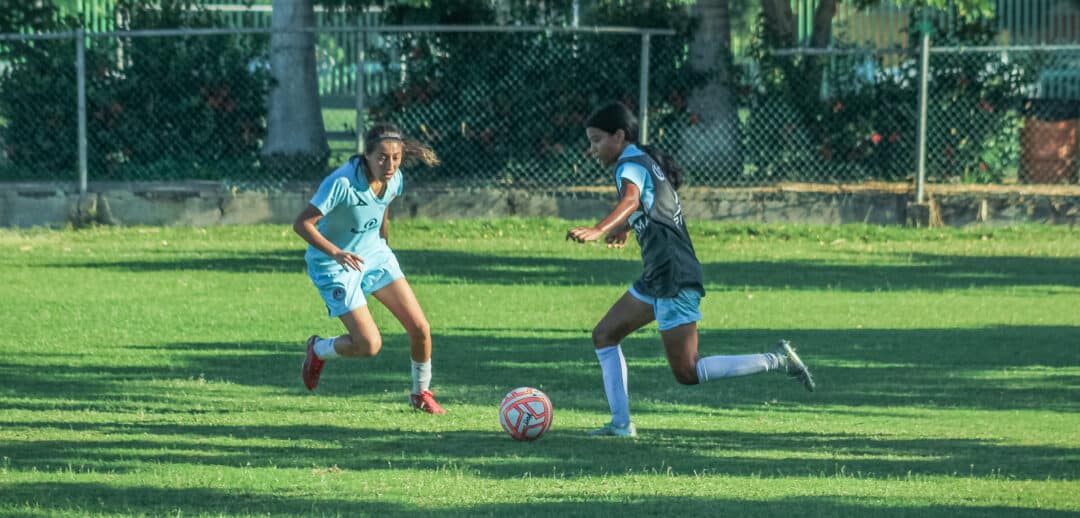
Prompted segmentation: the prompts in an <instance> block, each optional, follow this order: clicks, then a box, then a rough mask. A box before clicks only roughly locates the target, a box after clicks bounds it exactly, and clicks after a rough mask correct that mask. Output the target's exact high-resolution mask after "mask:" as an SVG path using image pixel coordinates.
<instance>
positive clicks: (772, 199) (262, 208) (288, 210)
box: [0, 182, 1080, 227]
mask: <svg viewBox="0 0 1080 518" xmlns="http://www.w3.org/2000/svg"><path fill="white" fill-rule="evenodd" d="M314 187H315V186H314V185H311V186H304V187H297V188H291V189H290V188H287V189H284V190H280V191H273V192H260V191H236V190H230V189H227V188H225V187H223V186H222V185H221V184H220V183H216V182H185V183H100V184H92V185H91V186H90V188H89V192H88V193H87V195H86V196H84V197H80V196H79V194H78V191H77V189H76V188H75V186H74V185H72V184H56V183H9V184H0V226H5V227H12V226H14V227H31V226H65V225H69V224H72V225H81V224H89V223H98V224H111V225H190V226H209V225H232V224H254V223H270V224H289V223H291V222H292V221H293V218H295V217H296V215H297V214H298V213H299V212H300V210H301V209H303V208H304V206H305V205H306V204H307V202H308V200H309V199H310V198H311V196H312V194H313V189H314ZM927 194H928V198H929V203H927V204H925V205H924V206H923V207H919V206H917V205H916V204H913V203H912V202H913V201H914V198H915V194H914V190H913V188H912V187H911V186H910V185H907V184H859V185H816V184H785V185H780V186H776V187H767V188H766V187H756V188H742V189H735V188H732V189H704V188H700V189H695V188H686V189H683V190H682V191H680V196H681V198H682V200H683V207H684V210H685V211H686V216H687V218H688V219H690V220H691V221H693V220H724V221H741V222H758V223H814V224H829V225H835V224H844V223H869V224H877V225H903V224H932V223H934V222H940V223H942V224H945V225H950V226H963V225H969V224H988V225H1012V224H1018V223H1034V222H1038V223H1052V224H1069V225H1073V224H1076V223H1077V221H1078V220H1080V186H1037V185H1032V186H1020V185H1016V186H963V185H948V186H928V187H927ZM614 201H615V199H614V192H613V191H612V190H611V189H605V188H576V189H568V190H566V191H560V192H550V191H544V192H539V191H527V190H505V189H453V190H447V189H414V190H411V191H407V192H406V193H405V195H404V196H402V197H401V198H400V199H399V200H398V201H396V202H395V203H394V204H393V205H392V206H391V213H390V214H391V218H392V219H407V218H418V217H421V218H430V219H466V218H497V217H506V216H522V217H527V216H551V217H560V218H566V219H594V218H600V217H602V216H604V215H605V214H606V213H607V211H608V210H609V209H610V208H611V207H612V206H613V204H614Z"/></svg>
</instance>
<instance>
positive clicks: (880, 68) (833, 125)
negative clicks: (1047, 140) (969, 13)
mask: <svg viewBox="0 0 1080 518" xmlns="http://www.w3.org/2000/svg"><path fill="white" fill-rule="evenodd" d="M954 14H956V15H957V17H956V19H958V20H961V23H959V24H958V26H956V27H951V28H950V29H951V30H945V29H946V28H945V27H943V26H941V27H935V28H934V34H935V35H938V36H937V37H935V40H934V44H935V45H944V46H949V45H990V44H992V42H993V37H994V34H995V31H994V28H993V27H992V26H991V25H990V22H987V21H986V20H984V19H981V18H963V17H962V16H960V15H961V13H960V12H959V11H958V12H955V13H954ZM911 18H912V20H911V22H910V24H909V25H910V26H912V27H914V26H915V25H916V23H917V21H918V20H919V19H921V13H920V11H919V10H913V11H912V12H911ZM941 19H942V18H941V17H935V20H941ZM939 23H944V22H939ZM919 36H920V35H919V34H918V33H912V34H911V35H910V37H911V42H910V44H909V48H910V49H918V48H919V43H918V38H919ZM761 40H762V39H759V43H760V41H761ZM756 56H757V57H758V59H759V63H760V74H759V75H758V76H757V77H754V78H752V83H753V84H754V86H755V88H754V89H753V90H752V91H749V92H746V93H747V95H745V96H744V98H743V100H744V102H745V103H746V105H747V106H748V107H749V108H750V110H751V113H750V116H749V120H748V128H747V131H746V138H747V142H748V143H755V144H756V145H755V146H748V147H749V148H750V149H751V150H752V152H751V153H750V155H749V160H750V161H751V163H752V164H753V166H752V170H753V171H754V174H756V175H758V177H760V178H761V179H762V180H766V181H767V180H775V179H778V178H780V179H803V177H802V175H803V174H806V173H810V174H813V173H815V172H816V171H817V170H819V169H820V168H822V167H827V168H828V169H829V170H830V171H839V172H840V174H839V175H837V176H836V177H837V179H839V180H867V179H875V180H901V179H904V178H905V177H908V176H909V175H911V174H912V173H913V172H914V170H915V163H914V155H913V153H912V152H911V150H912V149H914V148H915V145H916V139H917V124H918V110H917V106H918V89H919V80H918V77H919V70H918V69H919V62H918V56H917V55H915V54H914V53H903V54H900V53H881V54H877V55H870V54H856V55H834V56H829V57H817V56H777V55H774V54H771V53H770V52H769V50H768V49H766V48H763V47H760V46H759V47H758V48H757V49H756ZM1039 63H1040V59H1039V57H1038V56H1033V55H1031V54H1030V53H1028V54H1025V53H1009V54H1005V53H1001V52H990V53H985V52H984V53H961V54H950V55H948V56H944V57H942V56H940V55H934V56H932V57H931V63H930V78H929V98H928V113H929V117H930V119H929V121H928V122H929V123H928V135H927V163H928V168H929V170H930V171H931V173H932V174H935V175H936V176H937V179H938V180H939V181H962V182H980V183H992V182H1000V181H1001V180H1002V179H1003V178H1004V176H1005V175H1006V174H1008V173H1010V172H1011V171H1014V170H1015V165H1016V163H1017V160H1018V158H1019V139H1018V132H1019V128H1020V126H1021V118H1020V116H1019V114H1018V111H1017V109H1018V108H1019V106H1020V105H1021V103H1022V101H1023V98H1024V96H1025V95H1026V92H1027V88H1028V86H1029V85H1030V84H1031V83H1032V82H1033V81H1034V78H1035V71H1036V70H1037V69H1038V67H1039ZM816 77H821V78H822V80H821V81H820V82H818V81H816V80H814V79H813V78H816ZM808 78H810V79H808ZM777 128H780V129H779V131H777ZM822 164H824V166H823V165H822Z"/></svg>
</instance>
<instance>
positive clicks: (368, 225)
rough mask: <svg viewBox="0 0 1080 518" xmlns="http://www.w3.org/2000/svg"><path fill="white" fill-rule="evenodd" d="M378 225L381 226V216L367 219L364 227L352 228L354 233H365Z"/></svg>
mask: <svg viewBox="0 0 1080 518" xmlns="http://www.w3.org/2000/svg"><path fill="white" fill-rule="evenodd" d="M377 226H379V218H371V219H369V220H368V221H367V223H364V228H362V229H359V228H356V227H353V228H351V229H350V230H352V233H353V234H363V233H364V232H367V231H368V230H371V229H373V228H375V227H377Z"/></svg>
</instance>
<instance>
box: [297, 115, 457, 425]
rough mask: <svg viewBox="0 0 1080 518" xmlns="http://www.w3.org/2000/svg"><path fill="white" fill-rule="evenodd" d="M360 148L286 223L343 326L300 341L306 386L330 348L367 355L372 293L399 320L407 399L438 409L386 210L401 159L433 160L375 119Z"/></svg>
mask: <svg viewBox="0 0 1080 518" xmlns="http://www.w3.org/2000/svg"><path fill="white" fill-rule="evenodd" d="M364 149H365V151H364V154H363V155H356V156H354V157H352V158H351V159H349V161H348V162H347V163H345V165H342V166H341V167H340V168H338V170H336V171H334V172H333V173H330V175H329V176H327V177H326V179H324V180H323V182H322V184H320V185H319V190H318V191H317V192H316V193H315V196H314V197H312V198H311V204H310V205H308V206H307V207H306V208H305V209H304V210H303V211H302V212H300V215H299V216H297V217H296V221H295V222H294V223H293V230H295V231H296V233H297V234H299V235H300V237H302V238H304V241H307V242H308V245H310V246H308V249H307V253H306V254H305V255H304V260H305V261H306V262H307V271H308V275H309V276H310V277H311V281H312V282H313V283H314V284H315V287H316V288H318V290H319V294H320V295H322V298H323V301H324V302H326V308H327V310H328V311H329V313H330V316H331V317H338V318H340V319H341V322H342V323H343V324H345V329H346V330H347V331H348V334H344V335H341V336H338V337H330V338H320V337H318V336H312V337H311V338H309V339H308V341H307V358H306V359H305V360H304V366H303V370H302V375H303V379H304V385H305V386H307V388H308V390H315V387H316V386H318V384H319V376H320V374H322V370H323V367H324V365H325V363H326V360H329V359H330V358H336V357H338V356H351V357H371V356H375V355H376V354H378V353H379V349H380V348H382V336H381V335H380V334H379V328H378V326H376V325H375V321H374V320H372V318H371V313H370V312H369V311H368V307H367V300H366V299H367V296H368V295H372V296H374V297H375V299H377V300H378V301H379V302H381V303H382V304H383V305H384V306H386V308H387V309H389V310H390V312H391V313H392V314H393V315H394V317H396V318H397V319H398V321H399V322H401V325H402V327H404V328H405V331H406V332H408V334H409V340H410V342H411V353H412V395H411V397H410V404H411V405H412V406H413V408H416V409H417V410H422V411H424V412H428V413H431V414H445V413H446V411H445V410H443V408H442V406H440V405H439V403H438V402H437V401H435V395H434V394H432V393H431V390H430V388H429V386H430V384H431V327H430V326H429V325H428V321H427V317H425V316H424V311H423V310H422V309H421V308H420V303H419V302H417V300H416V295H415V294H414V293H413V291H412V288H411V287H410V286H409V283H408V281H406V280H405V274H404V273H402V271H401V267H400V266H398V262H397V258H396V257H395V256H394V252H393V251H392V250H391V249H390V247H389V246H388V245H387V242H386V239H387V211H388V210H389V205H390V202H392V201H394V198H396V197H398V196H400V195H401V193H402V189H403V185H404V179H403V178H402V173H401V171H400V170H399V169H398V167H399V166H400V165H401V163H402V161H404V162H405V163H406V164H411V163H413V162H415V161H417V160H419V161H422V162H424V163H425V164H427V165H437V164H438V163H439V159H438V157H437V156H436V155H435V152H434V151H432V150H431V148H429V147H427V146H425V145H423V144H421V143H419V142H416V141H414V140H411V139H407V138H405V137H404V135H402V133H401V131H400V130H399V129H398V128H397V127H396V126H394V125H392V124H379V125H377V126H375V127H374V128H372V129H371V130H370V131H368V133H367V134H366V135H365V136H364Z"/></svg>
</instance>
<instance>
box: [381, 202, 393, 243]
mask: <svg viewBox="0 0 1080 518" xmlns="http://www.w3.org/2000/svg"><path fill="white" fill-rule="evenodd" d="M389 221H390V207H387V208H386V210H385V211H384V212H383V215H382V226H381V227H379V237H381V238H383V240H384V241H386V244H390V234H388V233H387V230H386V229H387V228H389V226H388V225H387V223H388V222H389Z"/></svg>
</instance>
